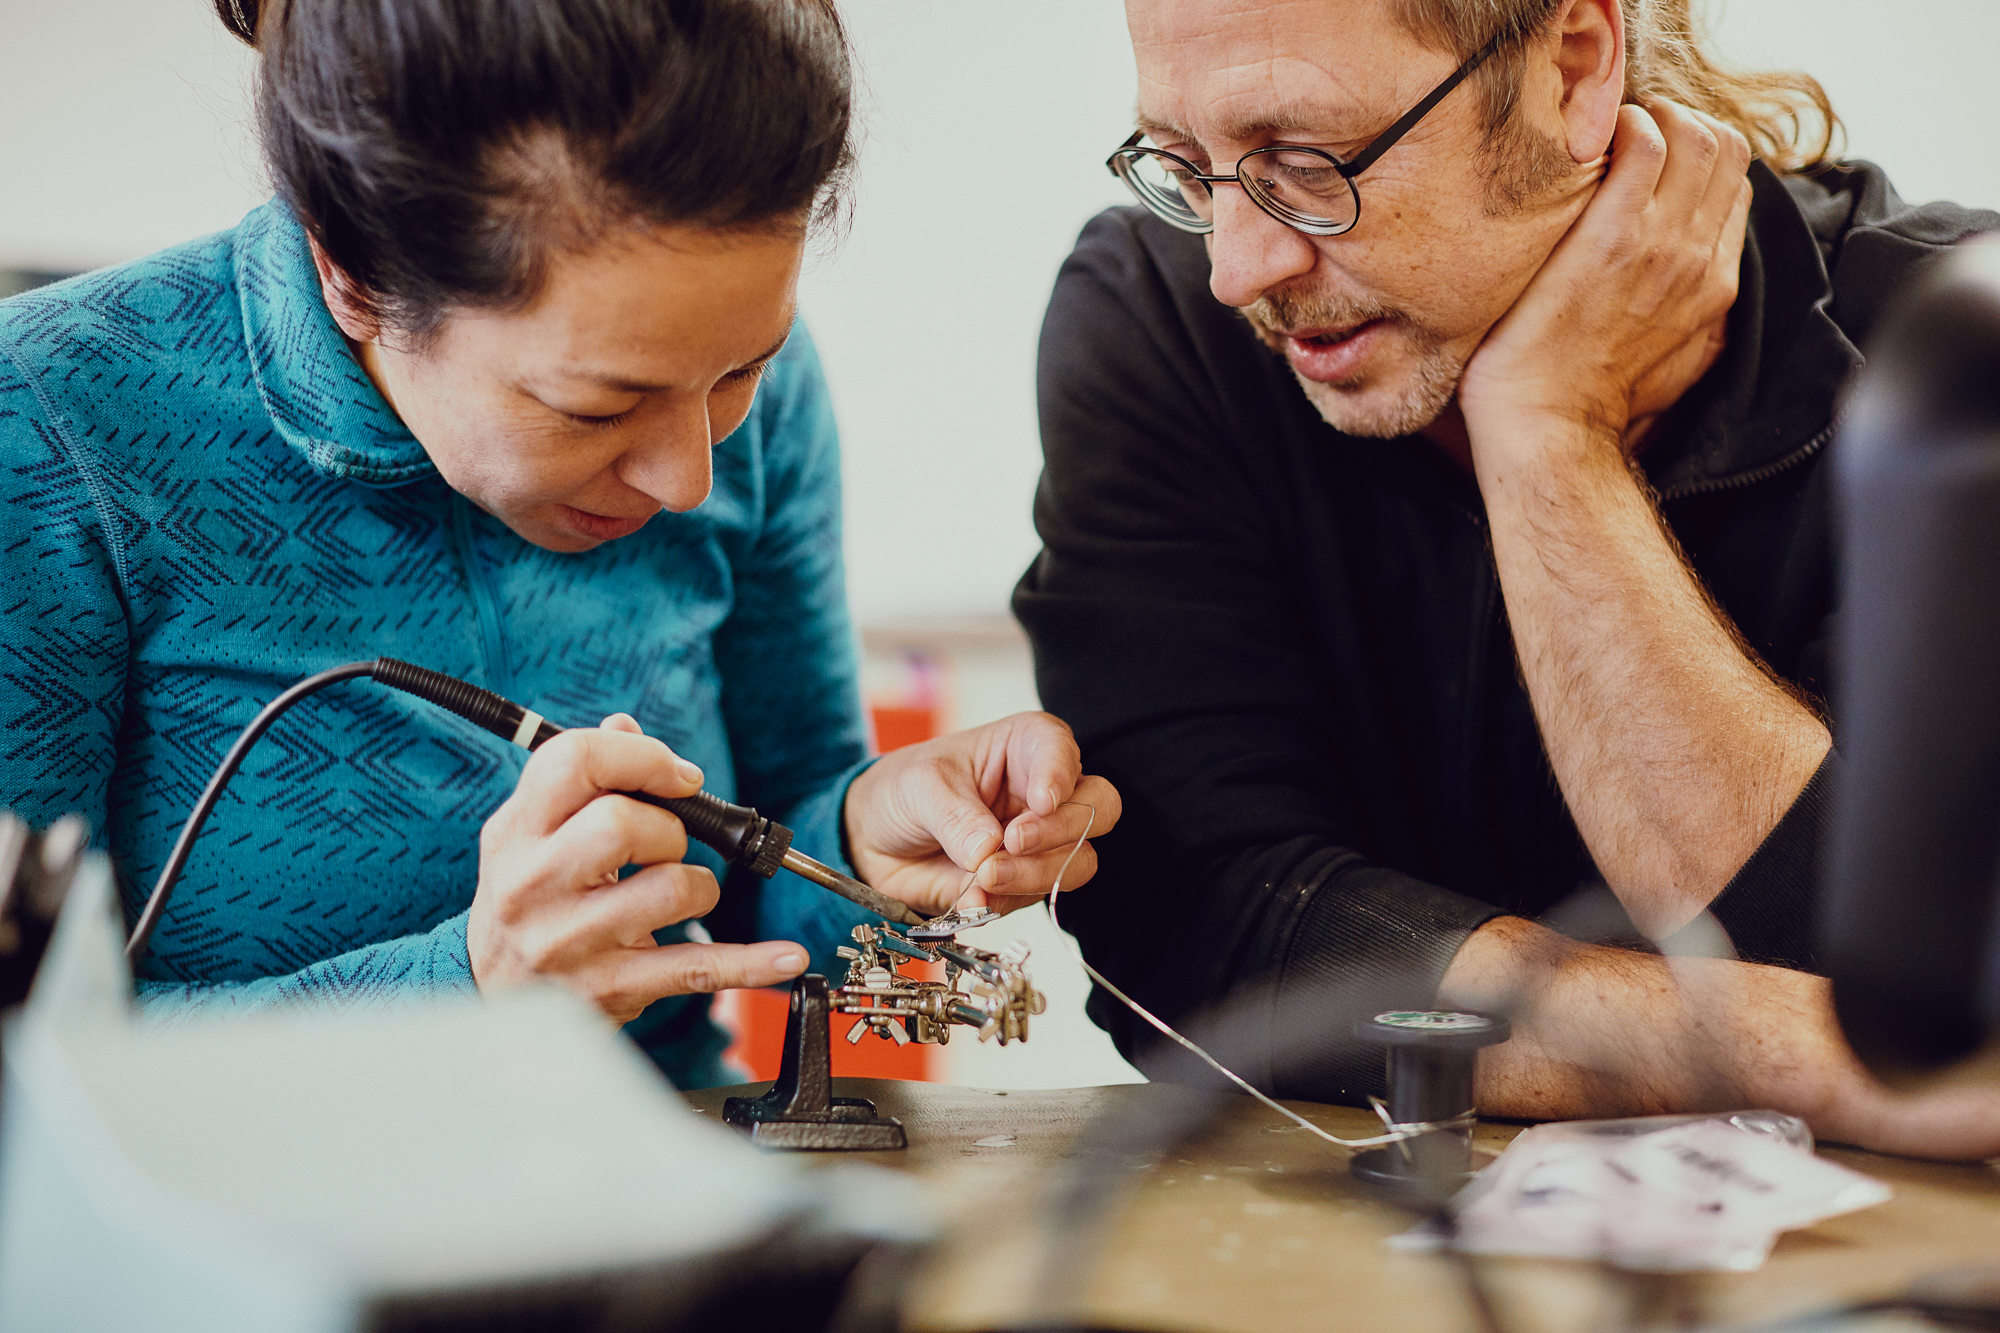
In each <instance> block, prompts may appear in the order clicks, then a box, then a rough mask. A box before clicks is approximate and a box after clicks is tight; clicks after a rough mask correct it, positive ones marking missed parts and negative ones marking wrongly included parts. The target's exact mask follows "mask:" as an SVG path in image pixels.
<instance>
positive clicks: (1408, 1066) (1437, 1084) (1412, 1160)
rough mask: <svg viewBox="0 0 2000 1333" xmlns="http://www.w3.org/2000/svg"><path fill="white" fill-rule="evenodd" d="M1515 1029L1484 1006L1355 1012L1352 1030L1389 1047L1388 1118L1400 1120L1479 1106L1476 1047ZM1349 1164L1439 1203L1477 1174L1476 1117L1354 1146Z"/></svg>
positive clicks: (1443, 1116)
mask: <svg viewBox="0 0 2000 1333" xmlns="http://www.w3.org/2000/svg"><path fill="white" fill-rule="evenodd" d="M1511 1033H1512V1027H1511V1025H1510V1024H1509V1023H1508V1021H1507V1020H1506V1019H1504V1018H1493V1017H1490V1016H1488V1015H1486V1014H1461V1013H1451V1012H1444V1011H1435V1012H1433V1011H1425V1012H1413V1013H1387V1014H1377V1015H1375V1017H1373V1018H1357V1019H1355V1020H1354V1035H1355V1036H1357V1037H1359V1038H1361V1040H1363V1041H1367V1042H1373V1043H1374V1044H1376V1045H1377V1046H1381V1047H1383V1048H1384V1057H1383V1058H1384V1059H1385V1060H1386V1061H1387V1063H1388V1068H1389V1073H1388V1079H1389V1099H1388V1107H1389V1119H1390V1120H1392V1121H1394V1122H1395V1123H1396V1124H1398V1125H1424V1124H1431V1123H1434V1122H1443V1121H1450V1120H1454V1119H1456V1118H1458V1117H1460V1116H1465V1115H1468V1114H1469V1113H1470V1112H1472V1111H1473V1110H1475V1109H1476V1108H1475V1106H1474V1103H1473V1098H1472V1076H1473V1071H1474V1069H1475V1067H1476V1066H1477V1064H1478V1061H1479V1052H1480V1050H1481V1048H1483V1047H1487V1046H1496V1045H1498V1044H1499V1043H1501V1042H1503V1041H1505V1040H1507V1038H1508V1037H1509V1036H1510V1035H1511ZM1348 1169H1349V1170H1350V1171H1352V1172H1353V1173H1354V1176H1355V1179H1357V1180H1361V1181H1364V1182H1366V1183H1367V1184H1369V1185H1372V1186H1374V1187H1375V1188H1377V1189H1381V1190H1387V1191H1389V1192H1390V1193H1392V1194H1395V1195H1397V1196H1399V1197H1403V1198H1407V1199H1409V1200H1410V1201H1412V1202H1414V1203H1420V1204H1421V1203H1430V1204H1436V1205H1442V1204H1443V1203H1444V1201H1445V1200H1446V1199H1449V1198H1450V1197H1451V1196H1452V1195H1454V1194H1456V1193H1458V1191H1459V1190H1460V1189H1462V1188H1463V1187H1464V1186H1465V1183H1466V1182H1467V1181H1468V1180H1471V1179H1472V1176H1473V1166H1472V1125H1471V1123H1470V1122H1469V1121H1468V1123H1467V1124H1466V1125H1465V1126H1464V1127H1463V1128H1452V1129H1434V1130H1432V1131H1431V1132H1430V1133H1428V1134H1419V1135H1417V1137H1415V1138H1412V1139H1405V1140H1404V1141H1403V1142H1401V1143H1392V1144H1390V1145H1389V1146H1388V1147H1386V1148H1375V1149H1372V1150H1370V1151H1368V1152H1361V1153H1356V1154H1355V1155H1354V1157H1353V1159H1352V1160H1351V1161H1350V1162H1349V1163H1348Z"/></svg>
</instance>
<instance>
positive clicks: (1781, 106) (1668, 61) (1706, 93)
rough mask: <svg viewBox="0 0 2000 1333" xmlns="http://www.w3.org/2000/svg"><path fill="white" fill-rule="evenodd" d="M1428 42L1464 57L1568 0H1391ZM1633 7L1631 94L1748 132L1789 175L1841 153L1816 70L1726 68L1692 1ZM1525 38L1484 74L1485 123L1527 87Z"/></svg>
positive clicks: (1648, 1) (1535, 31) (1646, 0)
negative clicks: (1707, 42) (1707, 44)
mask: <svg viewBox="0 0 2000 1333" xmlns="http://www.w3.org/2000/svg"><path fill="white" fill-rule="evenodd" d="M1393 2H1394V6H1395V9H1396V12H1397V14H1398V17H1400V18H1401V19H1402V21H1403V23H1404V24H1405V25H1406V26H1408V27H1409V28H1410V30H1411V31H1413V32H1414V33H1416V34H1417V36H1418V37H1419V38H1421V39H1422V40H1423V41H1425V42H1426V43H1429V44H1430V45H1433V46H1438V47H1441V48H1443V49H1445V50H1449V51H1452V52H1454V53H1456V54H1457V55H1458V56H1459V57H1460V58H1461V59H1463V58H1464V57H1465V56H1468V55H1470V54H1471V53H1472V52H1474V51H1477V50H1478V49H1479V48H1480V47H1481V46H1483V45H1485V44H1486V43H1487V42H1488V41H1490V40H1492V39H1493V38H1494V37H1495V36H1502V35H1504V36H1505V37H1507V38H1509V39H1520V38H1530V39H1532V38H1535V37H1538V36H1541V35H1543V34H1544V33H1545V32H1546V31H1547V29H1548V27H1549V25H1550V24H1551V23H1552V22H1553V21H1554V20H1555V16H1556V14H1557V13H1558V12H1559V11H1560V10H1561V8H1562V0H1393ZM1619 3H1620V6H1621V8H1622V9H1623V10H1624V14H1625V100H1626V101H1628V102H1637V101H1641V100H1643V99H1646V98H1649V97H1665V98H1669V99H1671V100H1673V101H1675V102H1679V103H1681V104H1682V105H1683V106H1689V107H1693V108H1694V109H1695V110H1697V111H1705V112H1707V113H1708V114H1709V115H1711V116H1714V117H1715V118H1716V119H1717V120H1720V121H1722V122H1723V123H1724V124H1726V125H1732V126H1734V127H1735V128H1736V129H1738V130H1740V131H1741V132H1742V134H1743V137H1745V138H1746V139H1748V140H1749V141H1750V147H1751V150H1752V151H1753V152H1755V153H1756V154H1757V156H1758V157H1760V158H1762V159H1764V160H1765V161H1766V162H1768V163H1769V164H1770V165H1771V166H1772V167H1773V168H1774V169H1776V170H1778V171H1782V172H1804V171H1811V170H1813V169H1814V168H1815V167H1819V166H1822V165H1824V164H1825V163H1826V162H1827V160H1828V159H1829V158H1830V157H1831V156H1832V155H1833V151H1834V142H1835V140H1836V138H1837V137H1838V136H1839V133H1840V120H1839V118H1838V117H1836V116H1835V115H1834V113H1833V104H1832V102H1830V101H1829V100H1828V99H1827V95H1826V90H1825V89H1824V88H1822V87H1820V84H1819V80H1817V79H1815V78H1813V77H1812V76H1811V75H1809V74H1793V73H1772V72H1748V71H1740V70H1732V69H1729V68H1727V67H1726V66H1724V65H1722V64H1721V63H1720V62H1718V61H1717V60H1716V59H1715V58H1714V57H1712V56H1711V55H1710V54H1709V53H1708V52H1707V51H1706V50H1705V49H1704V47H1703V36H1704V34H1703V33H1702V32H1701V31H1700V25H1699V24H1698V23H1697V22H1696V20H1695V17H1694V15H1693V13H1692V12H1691V0H1619ZM1523 68H1524V62H1523V51H1522V42H1521V41H1520V40H1508V41H1506V42H1503V44H1502V47H1501V49H1500V51H1499V52H1498V53H1496V55H1495V56H1494V58H1493V59H1491V60H1489V61H1487V62H1486V65H1485V67H1484V68H1482V69H1481V70H1480V71H1479V73H1478V75H1477V76H1476V77H1477V79H1478V81H1479V84H1480V86H1481V87H1482V89H1483V90H1484V91H1485V94H1486V111H1487V116H1486V119H1487V125H1488V127H1489V128H1490V129H1492V130H1495V131H1498V130H1500V129H1502V128H1503V127H1504V126H1505V125H1506V124H1507V122H1508V120H1509V118H1510V117H1511V116H1512V115H1513V113H1514V108H1515V105H1516V103H1517V102H1518V101H1519V99H1520V94H1521V72H1522V69H1523Z"/></svg>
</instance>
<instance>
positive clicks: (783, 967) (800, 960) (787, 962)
mask: <svg viewBox="0 0 2000 1333" xmlns="http://www.w3.org/2000/svg"><path fill="white" fill-rule="evenodd" d="M777 968H778V971H780V972H782V973H783V974H784V975H786V976H788V977H795V976H797V975H798V974H799V973H801V972H803V971H805V970H806V956H805V955H804V954H802V953H781V954H779V955H778V961H777Z"/></svg>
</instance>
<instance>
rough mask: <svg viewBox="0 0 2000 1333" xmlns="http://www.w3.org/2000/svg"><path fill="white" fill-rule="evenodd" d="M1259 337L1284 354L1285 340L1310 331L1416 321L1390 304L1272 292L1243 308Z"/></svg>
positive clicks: (1337, 297) (1246, 317)
mask: <svg viewBox="0 0 2000 1333" xmlns="http://www.w3.org/2000/svg"><path fill="white" fill-rule="evenodd" d="M1243 317H1244V318H1245V319H1247V320H1249V321H1250V326H1251V327H1252V328H1254V329H1255V330H1256V331H1257V336H1258V337H1259V338H1261V339H1263V340H1264V342H1266V343H1268V344H1269V345H1270V346H1271V347H1273V348H1275V349H1277V350H1280V351H1282V350H1283V348H1284V345H1285V340H1286V339H1287V338H1290V337H1292V336H1294V335H1295V334H1298V333H1302V332H1306V331H1314V332H1319V331H1324V330H1327V329H1351V328H1355V327H1358V326H1359V325H1362V324H1366V323H1368V322H1369V321H1371V320H1377V319H1381V320H1391V321H1394V322H1396V323H1399V324H1408V323H1411V322H1413V321H1411V320H1410V318H1409V316H1408V315H1406V314H1405V313H1404V312H1403V311H1401V310H1398V309H1396V308H1395V307H1394V306H1392V305H1389V304H1388V303H1387V302H1384V301H1379V300H1372V299H1359V298H1353V297H1339V296H1329V295H1327V294H1326V293H1325V292H1287V291H1276V292H1269V293H1266V294H1265V295H1263V296H1260V297H1258V298H1257V300H1256V301H1255V302H1253V303H1252V304H1250V305H1247V306H1244V307H1243Z"/></svg>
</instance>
